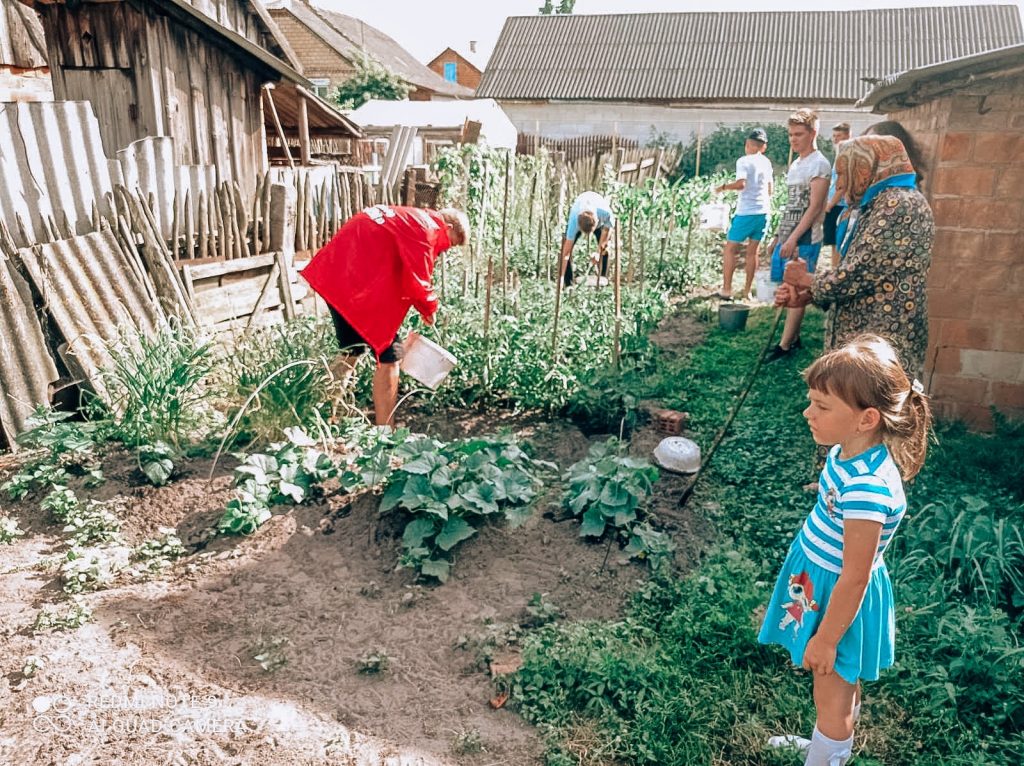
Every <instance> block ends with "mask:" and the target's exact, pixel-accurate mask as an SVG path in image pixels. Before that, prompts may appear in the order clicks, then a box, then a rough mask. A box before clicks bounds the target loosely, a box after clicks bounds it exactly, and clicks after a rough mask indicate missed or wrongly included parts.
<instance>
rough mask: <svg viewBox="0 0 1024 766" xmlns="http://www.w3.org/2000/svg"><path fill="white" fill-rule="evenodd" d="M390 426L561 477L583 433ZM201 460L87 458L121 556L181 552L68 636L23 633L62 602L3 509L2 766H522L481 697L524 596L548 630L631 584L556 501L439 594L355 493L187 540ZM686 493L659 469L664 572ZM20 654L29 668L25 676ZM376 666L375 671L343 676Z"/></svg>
mask: <svg viewBox="0 0 1024 766" xmlns="http://www.w3.org/2000/svg"><path fill="white" fill-rule="evenodd" d="M701 333H702V330H701V326H700V325H699V324H692V323H691V322H690V320H688V319H687V318H686V317H677V318H675V319H670V320H668V321H667V322H666V324H665V325H663V327H662V328H660V329H659V332H658V334H657V336H656V337H657V342H658V343H659V345H661V346H662V347H663V348H664V349H665V350H666V351H667V352H668V353H681V352H683V351H684V350H685V349H686V348H688V347H689V346H690V345H693V343H695V342H697V341H698V340H699V338H700V337H701ZM408 418H409V420H410V424H411V425H412V426H413V427H414V428H415V429H416V430H421V431H424V432H426V433H430V434H433V435H436V436H438V437H439V438H444V439H448V438H455V437H461V436H466V435H471V434H472V435H479V434H484V433H494V432H497V431H498V430H500V429H502V428H508V429H511V430H512V431H514V432H515V433H517V434H519V435H520V436H522V437H523V438H524V439H527V440H529V441H530V442H531V443H532V444H533V446H534V451H535V454H536V455H537V457H540V458H543V459H546V460H551V461H554V462H557V463H558V465H559V466H560V467H561V468H562V469H563V470H564V469H565V468H567V467H568V466H569V465H570V464H571V463H572V462H573V461H575V460H578V459H580V458H581V457H582V456H583V455H585V454H586V451H587V449H588V447H589V445H590V444H591V443H592V442H593V441H596V440H599V439H600V438H601V437H592V438H591V439H588V438H587V437H585V436H584V435H583V434H582V433H581V432H580V431H579V430H578V429H576V428H575V427H574V426H573V425H571V424H569V423H567V422H564V421H559V420H550V419H547V418H544V417H541V416H539V415H536V414H530V413H526V414H513V413H509V412H504V411H502V412H445V413H439V414H433V415H424V414H417V413H412V414H410V415H409V416H408ZM660 438H661V436H660V435H658V434H655V433H654V432H653V430H652V429H651V428H650V427H649V426H647V427H641V428H640V429H638V430H637V431H636V432H635V433H634V436H633V440H632V443H631V450H632V451H634V452H636V453H637V454H649V453H650V450H651V449H653V447H654V446H655V445H656V444H657V441H658V440H659V439H660ZM210 467H211V464H210V461H209V460H206V459H204V460H196V461H193V462H192V463H190V464H188V466H187V467H186V472H185V475H184V476H182V477H181V478H179V479H178V480H176V481H175V482H173V483H172V484H171V485H169V486H167V487H162V488H152V487H146V486H142V485H141V483H140V479H141V477H140V476H139V474H138V471H137V468H136V467H135V466H134V464H133V461H132V460H131V458H130V457H128V456H125V455H123V454H120V453H113V454H111V455H110V456H108V457H107V459H106V460H105V461H104V470H105V472H106V474H107V477H108V480H107V482H106V484H104V485H103V486H102V487H100V488H97V489H95V490H89V491H88V493H86V491H84V490H83V492H82V493H81V494H80V496H91V497H97V498H99V499H111V498H118V503H119V508H118V515H119V516H120V517H121V518H122V520H123V522H124V529H123V536H124V537H125V539H126V541H127V542H128V543H130V544H137V543H138V542H140V541H141V540H143V539H145V538H146V537H151V536H153V535H154V534H155V530H156V528H157V527H158V526H174V527H177V529H178V531H179V535H180V536H181V538H182V540H183V541H184V542H185V543H186V545H190V544H191V545H193V546H194V550H193V552H192V553H191V554H190V555H189V556H187V557H185V558H184V559H182V560H180V561H178V562H177V563H176V564H175V565H174V566H173V568H171V569H170V570H168V571H166V572H164V573H162V574H161V575H159V576H157V577H155V578H153V579H151V580H146V581H139V580H134V581H132V580H129V579H127V578H125V579H122V580H119V581H118V582H117V583H116V584H115V585H114V587H112V588H110V589H107V590H104V591H100V592H98V593H92V594H88V595H86V596H85V597H84V598H83V602H84V603H86V604H88V605H89V606H90V607H91V608H92V610H93V613H94V620H93V622H91V623H89V624H86V625H85V626H83V627H81V628H78V629H76V630H71V631H64V632H52V633H51V632H40V633H36V632H34V631H33V629H32V625H33V623H34V621H35V619H36V616H37V614H38V613H39V611H40V609H41V608H43V607H44V606H47V605H49V606H51V607H54V606H55V607H58V608H64V605H65V604H66V601H65V598H64V595H63V593H62V592H61V591H60V587H59V565H60V562H61V560H62V558H63V556H64V553H65V551H66V546H65V544H64V542H63V539H62V537H61V534H60V530H59V528H58V527H57V526H55V525H54V524H53V523H52V522H51V521H50V520H48V519H47V518H45V514H44V513H43V512H42V511H41V510H40V509H39V507H38V501H36V502H22V503H17V504H10V503H7V504H6V505H5V511H6V512H7V513H10V514H11V515H13V516H14V517H16V518H17V519H18V521H19V522H20V525H21V527H22V528H23V529H25V530H26V531H27V534H26V536H25V537H22V538H19V539H18V540H17V541H16V542H15V543H14V544H13V545H6V546H0V764H19V765H20V764H26V763H33V762H34V763H39V764H133V765H135V764H282V765H284V764H288V765H289V766H291V765H292V764H345V765H353V766H354V765H357V764H358V766H413V765H417V766H428V765H430V766H433V765H435V764H437V765H440V764H467V765H470V766H483V765H484V764H495V765H496V764H510V765H515V766H527V765H528V764H534V763H540V757H541V753H542V743H541V742H540V738H539V736H538V734H537V732H536V731H535V730H534V729H533V728H532V727H530V726H528V725H527V724H525V723H524V722H523V721H522V720H521V719H520V718H519V717H518V716H517V715H516V714H515V713H514V712H513V711H510V710H508V709H507V708H502V709H498V710H494V709H492V707H491V706H490V705H489V704H488V703H489V700H491V699H492V698H494V697H495V695H496V693H497V689H496V686H495V684H494V682H493V681H492V679H491V677H490V673H489V662H488V661H489V660H490V659H491V658H492V657H494V658H495V659H498V660H506V659H509V658H510V657H511V658H512V659H514V654H515V642H514V638H515V636H516V635H517V634H518V633H519V632H520V631H521V628H520V624H521V623H523V622H524V621H526V619H527V615H526V613H525V612H524V608H525V606H526V604H527V602H528V601H529V599H530V598H531V596H532V595H533V594H535V593H541V594H545V599H546V600H547V601H549V602H551V603H552V604H555V605H557V606H558V607H560V608H561V610H562V611H563V612H564V615H565V619H568V620H580V619H612V618H614V617H615V616H616V615H618V614H620V613H621V610H622V606H623V604H624V602H625V601H626V599H627V598H628V597H629V594H630V593H631V592H632V591H633V590H634V589H635V588H636V586H637V585H638V584H639V583H641V582H642V581H643V580H644V578H645V577H646V570H645V569H644V567H643V566H642V565H640V564H637V563H632V562H628V561H625V560H623V559H622V557H621V554H619V553H618V551H616V550H614V549H613V550H612V551H611V553H610V555H608V556H607V559H606V547H605V546H604V545H595V544H592V543H588V542H586V541H584V540H582V539H581V538H579V536H578V525H577V524H576V523H575V522H573V521H558V520H557V518H558V517H559V515H560V514H557V513H551V512H550V511H553V510H555V504H556V501H557V489H556V490H554V491H553V493H552V494H551V495H550V496H549V497H548V498H546V499H545V500H544V501H542V502H541V503H540V504H539V505H538V507H537V509H536V512H535V514H534V516H533V518H532V519H531V521H529V522H528V523H527V524H526V525H525V526H524V527H522V528H520V529H515V530H510V529H503V528H489V529H485V530H483V531H482V533H481V534H480V535H479V536H477V537H475V538H473V539H472V540H470V541H467V542H466V543H465V544H464V545H463V546H462V547H461V548H460V549H459V551H458V557H457V561H456V563H455V565H454V567H453V575H452V578H451V580H450V581H449V582H448V583H447V584H445V585H443V586H428V585H423V584H420V583H417V582H416V581H415V580H414V578H413V577H412V573H411V572H410V571H409V570H404V569H399V570H396V568H395V564H396V560H397V553H398V550H399V547H400V545H399V536H400V534H401V527H400V525H398V524H396V523H395V521H394V520H393V519H391V518H389V517H387V516H385V517H381V516H380V515H379V514H378V512H377V504H378V503H377V498H376V497H374V496H373V495H370V494H366V495H363V496H360V497H359V498H356V499H355V500H354V501H350V500H349V499H348V498H345V497H329V498H327V499H325V500H324V501H322V502H320V503H318V504H311V505H307V506H300V507H296V508H292V509H289V510H288V511H287V512H282V513H279V514H278V515H275V516H274V517H273V518H272V519H271V520H270V521H269V522H267V523H266V524H265V525H264V526H263V527H261V528H260V530H259V531H258V532H257V533H256V534H255V535H253V536H251V537H248V538H238V539H226V538H216V539H214V540H213V541H211V542H209V543H208V544H206V535H205V533H204V530H206V529H207V528H208V527H210V526H212V525H213V524H214V523H215V521H216V519H217V518H218V517H219V516H220V514H221V513H222V512H223V509H224V506H225V503H226V502H227V500H228V499H229V498H230V496H231V487H230V484H231V482H230V468H231V465H230V464H222V465H220V466H218V467H217V469H216V471H215V472H214V478H213V479H212V480H208V478H207V475H208V473H209V472H210ZM684 484H685V477H678V476H673V475H671V474H663V477H662V479H661V480H660V481H659V482H658V484H657V490H656V496H655V498H654V502H653V506H652V510H653V511H654V513H655V516H656V517H657V519H658V521H659V523H660V524H661V525H662V526H663V527H664V528H666V529H668V530H670V531H671V532H672V533H673V534H674V537H675V540H676V543H677V545H678V547H679V554H678V562H677V563H678V565H679V566H680V568H682V569H685V568H687V567H688V566H689V565H690V563H691V562H692V560H693V558H694V557H695V556H696V555H698V554H699V551H700V550H701V549H702V548H703V547H704V546H705V544H706V540H707V539H708V537H709V535H710V530H709V529H708V527H707V524H706V523H705V522H703V521H702V520H701V519H700V518H698V517H695V516H693V515H692V514H690V513H689V512H684V511H680V510H679V509H678V508H677V502H676V501H677V498H678V495H679V492H680V491H681V489H682V487H683V486H684ZM2 513H3V512H0V515H2ZM510 639H512V640H511V641H510ZM506 644H510V645H508V646H506ZM29 656H35V657H39V658H41V660H42V662H43V665H42V667H41V669H39V670H38V671H37V672H36V673H35V674H34V675H32V676H31V677H26V676H25V674H24V673H23V672H22V670H23V666H24V664H25V661H26V660H27V658H28V657H29ZM374 656H376V657H377V658H381V657H384V658H386V660H385V662H386V665H387V667H386V669H384V670H382V671H381V672H378V673H366V672H361V669H365V667H366V665H367V664H368V663H369V661H370V659H371V658H372V657H374ZM260 660H262V661H263V663H264V664H265V665H267V666H268V667H270V668H271V670H267V669H265V668H264V667H263V666H261V664H260Z"/></svg>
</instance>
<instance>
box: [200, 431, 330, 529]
mask: <svg viewBox="0 0 1024 766" xmlns="http://www.w3.org/2000/svg"><path fill="white" fill-rule="evenodd" d="M285 435H286V436H287V437H288V441H286V442H278V443H275V444H271V445H270V449H269V451H268V452H266V453H256V454H251V455H248V456H244V459H243V461H242V464H241V465H240V466H238V467H237V468H236V469H235V491H236V494H235V497H234V498H232V499H231V500H230V501H229V502H228V505H227V509H226V510H225V512H224V515H223V516H221V518H220V521H219V522H218V523H217V530H218V531H219V532H221V533H222V534H232V535H248V534H252V533H253V532H255V531H256V529H257V528H258V527H259V526H260V525H261V524H263V523H264V522H265V521H267V519H269V518H270V516H271V513H270V509H271V508H272V507H273V506H275V505H280V504H294V505H298V504H300V503H305V502H308V501H309V500H312V499H314V498H315V497H317V496H318V495H319V493H320V491H321V486H320V485H321V484H323V482H325V481H326V480H327V479H329V478H331V477H332V476H335V475H336V474H337V469H336V468H335V466H334V463H333V462H332V461H331V459H330V458H329V457H328V456H327V455H326V454H325V453H324V452H323V451H321V450H320V449H318V448H317V447H316V442H315V441H314V440H312V439H310V438H309V437H308V436H307V435H306V434H305V432H304V431H303V430H302V429H301V428H288V429H285Z"/></svg>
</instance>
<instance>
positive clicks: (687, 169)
mask: <svg viewBox="0 0 1024 766" xmlns="http://www.w3.org/2000/svg"><path fill="white" fill-rule="evenodd" d="M754 128H763V129H764V131H765V132H766V133H767V134H768V148H767V149H766V150H765V152H764V154H765V156H766V157H767V158H768V159H769V160H771V162H772V166H773V167H774V168H775V174H776V175H782V174H785V172H786V169H787V168H788V167H789V159H790V153H789V129H788V127H787V126H786V121H785V119H783V120H782V121H781V122H780V123H747V124H744V125H738V126H735V127H732V126H727V125H720V126H719V127H717V128H716V129H715V130H713V131H712V132H711V133H708V134H707V135H705V136H702V137H701V142H700V174H701V175H702V176H709V175H714V174H716V173H722V172H726V173H729V174H732V173H733V171H734V170H735V169H736V160H738V159H739V158H740V157H742V156H743V153H744V149H743V145H744V142H745V141H746V138H747V136H748V135H749V134H750V131H751V130H753V129H754ZM818 149H819V150H821V152H822V154H824V155H825V156H826V157H827V158H828V159H829V162H831V161H832V160H833V158H834V157H835V149H834V147H833V146H832V142H831V141H830V140H828V138H827V137H823V136H820V135H819V136H818ZM794 159H795V157H794ZM696 167H697V138H696V137H694V138H693V140H692V141H690V143H689V144H687V145H686V148H685V149H683V156H682V158H681V159H680V160H679V165H678V167H677V168H676V174H677V177H678V178H693V176H694V175H695V173H694V171H695V170H696ZM782 185H783V186H785V184H782Z"/></svg>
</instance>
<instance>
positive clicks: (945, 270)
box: [928, 258, 963, 290]
mask: <svg viewBox="0 0 1024 766" xmlns="http://www.w3.org/2000/svg"><path fill="white" fill-rule="evenodd" d="M962 273H963V269H962V268H961V267H960V266H958V265H957V263H956V260H955V259H953V258H940V259H938V260H936V261H932V265H931V268H930V269H928V289H929V290H934V289H936V288H942V287H951V286H952V284H953V280H955V279H958V278H959V276H960V275H961V274H962Z"/></svg>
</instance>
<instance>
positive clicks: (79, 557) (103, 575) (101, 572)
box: [61, 548, 120, 594]
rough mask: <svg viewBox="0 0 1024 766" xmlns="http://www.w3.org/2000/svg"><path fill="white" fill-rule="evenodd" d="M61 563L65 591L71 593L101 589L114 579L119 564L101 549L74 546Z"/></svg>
mask: <svg viewBox="0 0 1024 766" xmlns="http://www.w3.org/2000/svg"><path fill="white" fill-rule="evenodd" d="M65 559H66V560H65V561H64V563H63V564H62V565H61V578H62V580H63V582H64V586H63V587H64V592H65V593H70V594H76V593H84V592H86V591H93V590H100V589H102V588H105V587H107V586H108V585H109V584H110V583H111V582H113V580H114V575H115V574H116V573H117V570H118V569H120V566H119V564H118V563H117V562H116V561H115V560H114V559H113V558H111V557H109V556H107V555H104V554H103V553H102V552H101V551H100V550H99V549H80V548H72V549H71V550H69V551H68V552H67V554H66V556H65Z"/></svg>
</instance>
